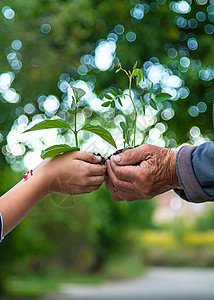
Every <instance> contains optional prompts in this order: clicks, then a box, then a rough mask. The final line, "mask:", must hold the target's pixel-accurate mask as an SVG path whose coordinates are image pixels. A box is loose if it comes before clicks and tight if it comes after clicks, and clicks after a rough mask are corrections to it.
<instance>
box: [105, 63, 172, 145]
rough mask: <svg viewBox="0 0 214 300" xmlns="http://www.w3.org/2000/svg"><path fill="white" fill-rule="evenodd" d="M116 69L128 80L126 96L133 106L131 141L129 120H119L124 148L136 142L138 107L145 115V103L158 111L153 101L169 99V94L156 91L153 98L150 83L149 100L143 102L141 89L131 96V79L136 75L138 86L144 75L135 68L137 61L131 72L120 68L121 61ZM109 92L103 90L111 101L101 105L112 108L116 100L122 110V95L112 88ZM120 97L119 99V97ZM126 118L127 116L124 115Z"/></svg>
mask: <svg viewBox="0 0 214 300" xmlns="http://www.w3.org/2000/svg"><path fill="white" fill-rule="evenodd" d="M118 71H123V72H124V73H125V74H126V76H127V77H128V82H129V87H128V90H129V92H128V94H127V95H126V96H128V97H129V98H130V100H131V103H132V106H133V111H134V117H133V119H134V122H133V124H132V126H131V130H133V140H132V141H131V140H130V137H131V136H130V128H129V124H128V123H129V122H126V123H124V122H120V127H121V128H122V131H123V140H124V148H126V145H128V146H129V147H131V146H132V147H135V146H136V144H135V139H136V133H137V125H136V124H137V117H138V114H139V110H140V109H143V113H144V115H145V105H146V104H149V105H150V106H151V107H152V108H154V109H155V110H157V111H158V106H157V104H156V102H155V101H157V102H164V101H167V100H168V101H169V100H170V99H171V97H172V96H171V95H170V94H168V93H158V94H156V95H155V97H154V99H153V96H152V94H153V84H152V85H151V89H150V93H149V96H150V100H149V101H147V102H145V101H143V98H142V96H141V94H142V91H141V92H140V93H139V94H138V97H136V96H132V83H133V82H132V80H133V79H134V78H135V77H137V82H136V85H137V86H139V84H140V83H141V81H142V80H144V79H145V78H144V75H143V72H142V70H140V69H138V68H137V61H136V62H135V64H134V66H133V69H132V72H131V71H127V70H125V69H123V68H122V65H121V63H119V65H118V69H117V70H116V73H118ZM120 91H121V90H120ZM109 92H110V93H111V94H112V96H113V97H112V96H111V95H109V94H107V93H105V92H103V95H104V97H105V98H106V99H108V100H111V101H106V102H104V103H103V104H102V106H103V107H109V106H110V105H111V107H112V108H115V101H116V100H118V102H119V103H120V105H121V111H123V110H122V107H123V104H122V101H124V100H123V99H124V97H121V96H122V95H119V94H117V92H116V91H114V90H112V89H109ZM120 97H121V99H120ZM137 100H140V101H139V102H140V104H141V105H140V106H138V107H137V104H136V101H137ZM126 119H127V117H126Z"/></svg>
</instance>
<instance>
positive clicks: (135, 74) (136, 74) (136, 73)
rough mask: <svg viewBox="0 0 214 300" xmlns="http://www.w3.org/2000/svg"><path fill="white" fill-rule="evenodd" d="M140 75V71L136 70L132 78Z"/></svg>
mask: <svg viewBox="0 0 214 300" xmlns="http://www.w3.org/2000/svg"><path fill="white" fill-rule="evenodd" d="M139 74H140V69H135V70H133V72H132V76H138V75H139Z"/></svg>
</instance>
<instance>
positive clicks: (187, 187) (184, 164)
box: [174, 146, 213, 203]
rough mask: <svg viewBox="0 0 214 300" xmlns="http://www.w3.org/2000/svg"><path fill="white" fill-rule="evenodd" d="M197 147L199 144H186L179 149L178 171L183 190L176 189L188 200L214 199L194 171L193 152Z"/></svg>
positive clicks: (202, 200)
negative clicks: (203, 187) (202, 185)
mask: <svg viewBox="0 0 214 300" xmlns="http://www.w3.org/2000/svg"><path fill="white" fill-rule="evenodd" d="M196 148H197V146H184V147H182V148H181V149H180V150H179V151H178V153H177V156H176V171H177V175H178V179H179V181H180V183H181V185H182V187H183V190H181V189H174V191H175V192H176V193H177V194H178V195H179V196H180V197H181V198H183V199H185V200H187V201H190V202H195V203H202V202H206V201H209V200H213V197H211V196H210V195H208V194H207V193H206V192H205V191H204V190H203V189H202V187H201V185H200V183H199V182H198V180H197V178H196V175H195V173H194V170H193V165H192V153H193V152H194V151H195V149H196Z"/></svg>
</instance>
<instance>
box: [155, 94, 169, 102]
mask: <svg viewBox="0 0 214 300" xmlns="http://www.w3.org/2000/svg"><path fill="white" fill-rule="evenodd" d="M171 98H172V96H171V95H170V94H167V93H159V94H157V95H156V96H155V100H157V101H159V102H163V101H166V100H170V99H171Z"/></svg>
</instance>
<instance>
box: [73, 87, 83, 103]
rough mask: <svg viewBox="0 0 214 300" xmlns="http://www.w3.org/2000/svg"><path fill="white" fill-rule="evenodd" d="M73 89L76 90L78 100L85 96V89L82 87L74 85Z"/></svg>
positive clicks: (75, 94)
mask: <svg viewBox="0 0 214 300" xmlns="http://www.w3.org/2000/svg"><path fill="white" fill-rule="evenodd" d="M72 90H73V92H74V96H75V98H76V100H77V101H78V100H79V99H80V98H82V97H83V96H85V91H84V90H82V89H80V88H76V87H72Z"/></svg>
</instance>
